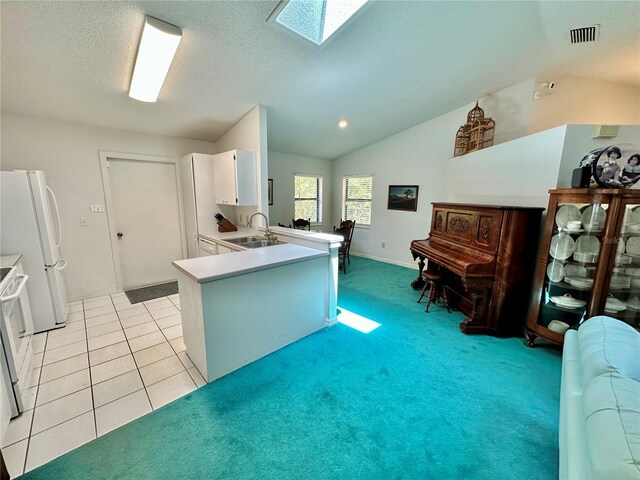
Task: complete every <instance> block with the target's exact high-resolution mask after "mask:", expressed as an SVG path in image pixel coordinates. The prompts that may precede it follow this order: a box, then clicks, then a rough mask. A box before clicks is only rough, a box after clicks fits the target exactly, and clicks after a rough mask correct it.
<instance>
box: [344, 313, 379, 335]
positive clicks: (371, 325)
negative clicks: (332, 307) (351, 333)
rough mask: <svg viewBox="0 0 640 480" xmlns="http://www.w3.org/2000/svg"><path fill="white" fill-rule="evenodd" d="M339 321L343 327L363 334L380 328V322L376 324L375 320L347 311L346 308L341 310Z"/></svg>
mask: <svg viewBox="0 0 640 480" xmlns="http://www.w3.org/2000/svg"><path fill="white" fill-rule="evenodd" d="M338 321H339V322H340V323H342V324H343V325H346V326H347V327H351V328H353V329H355V330H358V331H359V332H362V333H369V332H372V331H374V330H375V329H376V328H378V327H379V326H380V324H379V323H378V322H374V321H373V320H369V319H368V318H364V317H362V316H360V315H358V314H357V313H353V312H350V311H349V310H345V309H344V308H340V313H339V314H338Z"/></svg>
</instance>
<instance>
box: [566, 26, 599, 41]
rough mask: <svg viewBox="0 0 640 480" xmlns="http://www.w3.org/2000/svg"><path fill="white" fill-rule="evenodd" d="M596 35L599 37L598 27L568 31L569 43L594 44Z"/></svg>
mask: <svg viewBox="0 0 640 480" xmlns="http://www.w3.org/2000/svg"><path fill="white" fill-rule="evenodd" d="M598 35H600V25H591V26H589V27H580V28H572V29H571V30H569V36H570V37H571V43H587V42H595V41H596V40H597V39H598Z"/></svg>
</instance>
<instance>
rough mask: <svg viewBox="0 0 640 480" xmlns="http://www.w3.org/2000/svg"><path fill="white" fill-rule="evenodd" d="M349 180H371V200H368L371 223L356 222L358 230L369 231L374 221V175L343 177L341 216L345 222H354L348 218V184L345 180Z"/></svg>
mask: <svg viewBox="0 0 640 480" xmlns="http://www.w3.org/2000/svg"><path fill="white" fill-rule="evenodd" d="M349 178H370V179H371V199H370V200H368V201H369V203H370V204H371V214H370V217H369V223H368V224H366V223H362V222H358V221H357V220H356V228H363V229H368V228H371V224H372V220H373V174H358V175H343V176H342V206H341V210H340V212H341V213H340V215H341V218H342V219H343V220H353V219H352V218H347V213H346V208H347V182H346V181H345V180H347V179H349ZM362 201H367V199H362Z"/></svg>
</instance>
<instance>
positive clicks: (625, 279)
mask: <svg viewBox="0 0 640 480" xmlns="http://www.w3.org/2000/svg"><path fill="white" fill-rule="evenodd" d="M609 286H610V287H611V288H618V289H620V288H629V287H630V286H631V277H630V276H629V275H612V276H611V280H609Z"/></svg>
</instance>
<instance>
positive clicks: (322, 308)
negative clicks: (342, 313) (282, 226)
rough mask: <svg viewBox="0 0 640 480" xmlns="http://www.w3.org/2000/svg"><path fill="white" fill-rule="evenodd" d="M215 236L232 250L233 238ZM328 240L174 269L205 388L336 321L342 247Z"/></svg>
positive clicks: (189, 343)
mask: <svg viewBox="0 0 640 480" xmlns="http://www.w3.org/2000/svg"><path fill="white" fill-rule="evenodd" d="M234 233H235V237H239V236H242V235H245V236H246V234H247V232H246V231H245V232H234ZM213 236H214V235H212V237H213ZM215 237H217V238H215V240H216V241H217V242H220V245H223V244H225V243H227V245H228V246H234V244H233V237H234V235H232V234H222V235H215ZM329 237H333V239H328V240H326V241H325V242H324V244H325V245H326V247H324V248H323V249H320V248H309V247H306V246H302V245H297V244H294V243H281V244H276V245H271V246H268V247H263V248H250V249H243V250H242V251H235V252H234V253H228V254H223V255H211V256H206V257H199V258H191V259H187V260H177V261H174V262H172V263H173V265H174V267H175V268H176V269H177V277H178V286H179V290H180V306H181V312H182V330H183V337H184V343H185V345H186V347H187V354H188V355H189V357H190V358H191V360H192V361H193V363H194V364H195V366H196V367H197V368H198V370H199V371H200V373H201V374H202V376H203V377H204V378H205V379H206V380H207V382H211V381H213V380H215V379H217V378H220V377H222V376H224V375H226V374H228V373H230V372H232V371H234V370H236V369H238V368H240V367H242V366H244V365H246V364H248V363H251V362H253V361H255V360H257V359H259V358H261V357H263V356H265V355H268V354H269V353H271V352H274V351H276V350H278V349H279V348H282V347H284V346H286V345H288V344H290V343H293V342H295V341H296V340H299V339H301V338H303V337H305V336H307V335H309V334H311V333H313V332H315V331H317V330H319V329H321V328H323V327H325V326H327V325H330V324H332V323H333V322H334V321H335V301H336V300H335V293H332V291H331V289H332V288H333V285H330V283H333V282H330V279H331V278H334V270H335V271H336V272H337V264H335V263H336V262H334V261H333V257H334V255H332V254H331V251H332V250H334V249H335V248H337V245H338V244H339V242H335V239H336V237H335V236H333V235H330V236H329ZM337 238H338V240H339V237H337ZM289 240H292V239H290V238H287V241H289ZM330 305H333V307H330Z"/></svg>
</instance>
